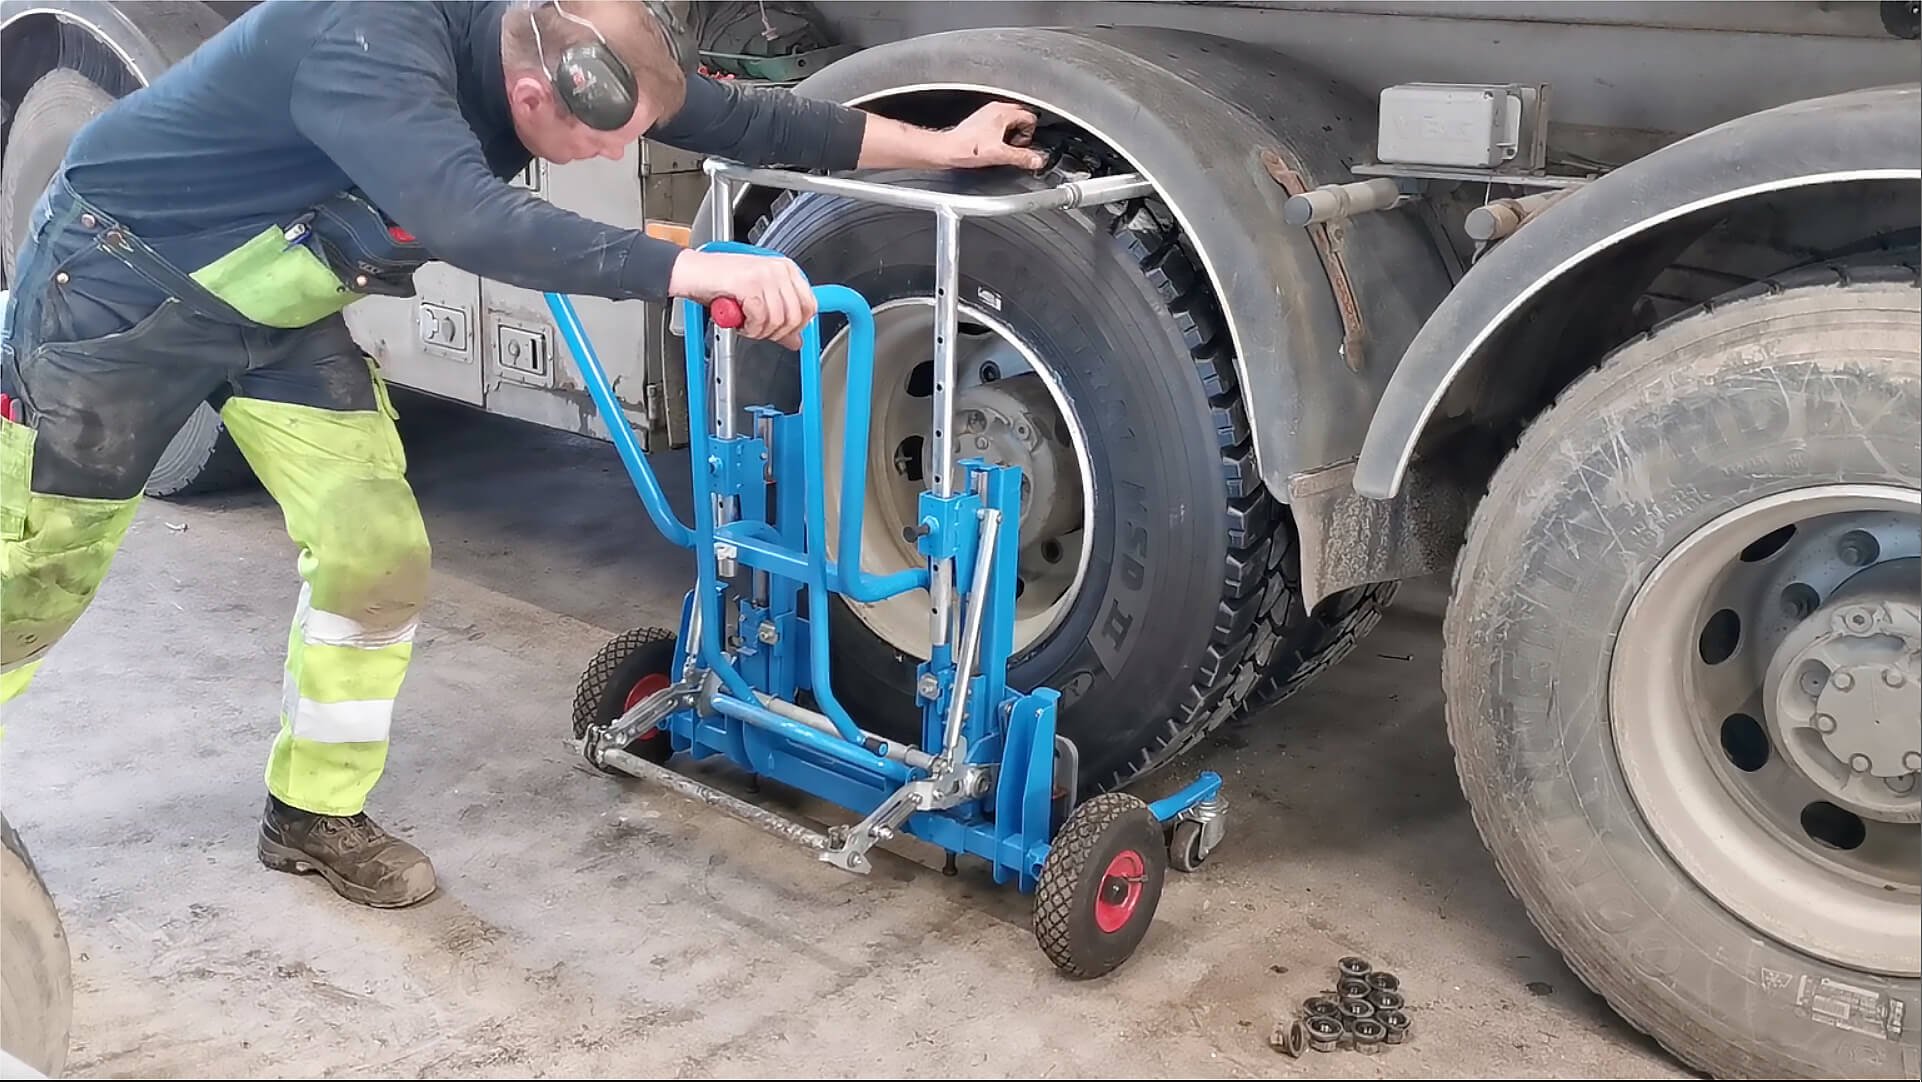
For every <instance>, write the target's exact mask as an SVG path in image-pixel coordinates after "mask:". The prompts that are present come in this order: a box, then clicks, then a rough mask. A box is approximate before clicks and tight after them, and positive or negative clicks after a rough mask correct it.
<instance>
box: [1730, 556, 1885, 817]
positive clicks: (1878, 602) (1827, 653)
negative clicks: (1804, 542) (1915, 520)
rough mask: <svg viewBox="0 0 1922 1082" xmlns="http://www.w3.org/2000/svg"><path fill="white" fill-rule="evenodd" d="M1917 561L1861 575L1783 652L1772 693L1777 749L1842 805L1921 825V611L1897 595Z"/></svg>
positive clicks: (1774, 664)
mask: <svg viewBox="0 0 1922 1082" xmlns="http://www.w3.org/2000/svg"><path fill="white" fill-rule="evenodd" d="M1916 565H1917V561H1915V560H1896V561H1891V562H1889V563H1885V564H1882V565H1880V566H1878V567H1876V568H1874V569H1872V570H1870V571H1864V572H1862V573H1860V574H1859V575H1857V576H1856V577H1855V578H1854V579H1852V580H1851V581H1850V582H1849V583H1848V584H1847V585H1846V586H1844V587H1843V588H1842V589H1841V590H1839V591H1837V594H1836V596H1835V597H1834V598H1833V599H1832V600H1831V601H1830V602H1829V603H1828V604H1827V605H1825V606H1823V607H1822V608H1821V609H1820V610H1819V611H1817V612H1815V613H1813V614H1811V615H1810V616H1809V617H1807V618H1806V619H1804V620H1803V621H1802V623H1801V624H1800V625H1799V626H1797V627H1796V628H1795V629H1794V630H1793V631H1791V632H1790V633H1789V635H1788V636H1787V637H1786V638H1784V639H1783V640H1782V643H1781V645H1780V646H1779V647H1777V648H1776V651H1775V656H1774V659H1773V660H1772V661H1771V662H1770V664H1769V670H1768V677H1767V681H1766V684H1765V686H1766V687H1767V688H1768V689H1769V690H1770V695H1769V700H1768V703H1769V722H1770V726H1771V728H1772V729H1773V732H1774V736H1775V739H1776V742H1777V744H1778V745H1779V746H1780V747H1781V748H1782V749H1783V750H1784V751H1785V752H1787V754H1788V755H1789V757H1790V758H1791V759H1792V760H1793V761H1794V762H1795V764H1796V766H1797V767H1798V768H1799V769H1800V770H1801V771H1802V772H1803V773H1804V774H1806V775H1807V776H1808V778H1809V780H1811V781H1813V782H1814V783H1815V784H1816V785H1817V786H1820V787H1821V788H1822V789H1824V790H1826V791H1827V792H1828V793H1829V794H1830V795H1831V796H1832V797H1833V798H1834V799H1835V801H1836V802H1837V803H1839V804H1842V805H1843V806H1845V807H1847V808H1849V809H1851V810H1853V811H1856V812H1858V813H1860V814H1863V815H1868V816H1873V817H1874V818H1877V819H1881V820H1883V821H1885V822H1894V823H1914V822H1918V821H1922V792H1918V787H1917V784H1916V782H1917V774H1918V771H1919V770H1922V732H1919V731H1918V729H1917V727H1916V724H1915V717H1916V695H1917V688H1918V685H1919V684H1922V606H1918V605H1917V604H1916V602H1915V601H1913V600H1910V599H1908V598H1904V597H1902V596H1900V595H1899V593H1898V591H1899V590H1901V588H1902V587H1903V585H1905V584H1912V583H1913V582H1914V580H1915V577H1916V571H1917V566H1916Z"/></svg>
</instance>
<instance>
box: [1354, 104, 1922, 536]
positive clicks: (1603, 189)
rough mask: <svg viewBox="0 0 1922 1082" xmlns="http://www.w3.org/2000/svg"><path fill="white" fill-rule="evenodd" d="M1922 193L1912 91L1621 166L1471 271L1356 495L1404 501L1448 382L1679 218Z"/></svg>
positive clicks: (1781, 118) (1780, 116) (1395, 396)
mask: <svg viewBox="0 0 1922 1082" xmlns="http://www.w3.org/2000/svg"><path fill="white" fill-rule="evenodd" d="M1904 178H1908V179H1922V87H1918V86H1915V85H1907V86H1895V87H1880V88H1876V89H1871V90H1860V91H1852V92H1849V93H1845V94H1838V95H1834V96H1831V97H1823V98H1814V99H1810V100H1806V101H1799V102H1795V103H1792V104H1789V105H1783V106H1780V107H1777V108H1774V109H1769V110H1765V111H1763V112H1759V113H1752V114H1750V115H1748V116H1744V117H1740V118H1738V119H1735V120H1732V121H1729V122H1727V123H1725V124H1722V125H1719V126H1717V127H1714V128H1710V129H1708V130H1706V131H1703V132H1699V133H1697V134H1695V135H1692V136H1690V137H1688V138H1686V139H1683V140H1681V141H1680V142H1677V143H1673V144H1670V145H1669V146H1667V147H1664V148H1663V149H1661V150H1659V151H1657V152H1655V153H1653V154H1650V155H1648V156H1647V157H1644V158H1641V159H1638V160H1636V161H1634V162H1632V163H1630V164H1628V165H1625V166H1623V167H1622V168H1620V169H1617V170H1615V171H1613V172H1611V173H1608V174H1607V175H1605V176H1603V177H1601V178H1600V179H1599V180H1596V181H1595V182H1593V183H1591V184H1589V185H1587V186H1586V187H1584V188H1582V189H1581V190H1579V191H1577V192H1575V193H1574V194H1572V195H1570V196H1569V197H1568V198H1566V199H1564V200H1562V201H1561V202H1560V203H1558V204H1557V205H1556V206H1555V207H1554V208H1553V209H1552V210H1550V211H1548V212H1547V213H1545V214H1544V215H1543V216H1542V217H1541V218H1539V219H1537V220H1536V221H1534V222H1532V223H1530V224H1528V225H1526V226H1524V227H1523V228H1522V229H1521V230H1520V231H1519V232H1517V233H1516V234H1515V235H1514V236H1512V237H1510V238H1509V239H1507V240H1505V241H1503V242H1502V243H1501V244H1499V245H1497V246H1496V247H1495V248H1493V249H1491V250H1490V251H1489V253H1488V254H1487V255H1486V256H1485V257H1484V258H1482V259H1481V260H1480V261H1479V262H1477V263H1476V264H1475V266H1474V268H1473V269H1472V270H1470V271H1469V272H1468V274H1467V275H1466V276H1464V277H1463V279H1462V280H1461V282H1460V283H1458V284H1457V285H1456V287H1455V289H1454V292H1452V293H1451V294H1450V295H1449V297H1448V299H1447V300H1446V301H1445V302H1444V303H1443V304H1442V305H1441V306H1440V307H1439V308H1438V309H1436V311H1435V312H1434V314H1433V315H1432V316H1431V317H1430V318H1429V320H1428V322H1427V324H1426V325H1425V326H1423V327H1422V329H1421V333H1420V334H1418V335H1416V336H1415V339H1414V342H1413V343H1412V344H1411V345H1410V346H1409V347H1408V350H1407V352H1406V353H1404V354H1403V355H1402V357H1401V363H1400V364H1399V365H1397V366H1396V368H1395V374H1394V377H1393V378H1392V379H1391V380H1390V381H1389V383H1388V388H1387V391H1386V392H1385V393H1384V394H1383V395H1382V399H1381V404H1380V406H1379V407H1378V408H1377V409H1376V411H1375V415H1374V418H1373V420H1372V421H1371V422H1370V424H1369V426H1368V435H1367V438H1366V440H1365V441H1364V443H1363V445H1362V451H1361V458H1360V460H1359V462H1358V463H1357V464H1356V468H1355V474H1354V487H1355V490H1356V491H1357V492H1359V493H1361V494H1362V495H1363V496H1367V497H1371V498H1374V499H1377V500H1387V499H1391V498H1393V497H1394V496H1396V495H1397V494H1398V493H1399V492H1400V490H1401V487H1402V483H1403V480H1404V478H1405V476H1406V474H1407V471H1408V468H1409V462H1410V460H1411V458H1412V457H1413V455H1414V452H1415V448H1416V444H1417V443H1418V441H1419V440H1420V438H1421V435H1422V430H1423V428H1424V426H1426V425H1427V423H1428V421H1429V419H1430V418H1431V417H1432V416H1433V415H1434V413H1435V410H1436V408H1437V406H1438V405H1439V404H1440V403H1441V401H1442V399H1443V396H1444V395H1445V394H1446V393H1447V391H1448V389H1449V386H1450V384H1451V383H1453V382H1454V380H1455V379H1456V377H1457V376H1458V375H1460V374H1461V373H1462V372H1463V371H1464V370H1465V369H1467V368H1469V367H1470V365H1471V364H1472V363H1474V362H1475V361H1476V360H1477V358H1478V355H1479V353H1480V351H1481V350H1482V349H1483V348H1484V347H1485V346H1486V345H1487V343H1489V342H1490V341H1491V340H1493V339H1494V338H1495V336H1496V335H1497V333H1498V332H1500V331H1501V330H1502V329H1503V328H1504V326H1505V325H1506V324H1508V323H1509V322H1510V321H1512V320H1515V319H1517V318H1518V317H1519V316H1520V315H1521V314H1522V313H1524V312H1525V311H1526V310H1527V309H1528V307H1529V303H1530V301H1531V299H1533V298H1535V297H1537V296H1538V295H1540V294H1542V292H1543V291H1544V290H1545V289H1547V288H1548V287H1549V286H1550V285H1551V284H1553V283H1554V282H1555V281H1556V280H1557V279H1560V278H1562V277H1563V276H1565V275H1567V274H1569V273H1570V272H1571V271H1573V270H1575V269H1576V268H1578V267H1581V266H1582V265H1583V264H1585V263H1587V262H1588V261H1590V260H1593V259H1595V258H1597V257H1598V256H1600V255H1602V254H1603V253H1606V252H1608V251H1609V250H1610V249H1613V248H1616V247H1617V246H1619V245H1622V244H1625V243H1627V242H1630V241H1632V240H1634V239H1635V238H1636V237H1638V236H1640V235H1642V234H1645V233H1647V232H1648V231H1649V230H1652V229H1655V228H1657V227H1660V226H1661V225H1663V224H1664V223H1667V222H1671V221H1674V220H1676V219H1678V218H1680V217H1682V216H1684V215H1689V214H1694V213H1696V212H1698V211H1702V210H1707V209H1711V208H1714V207H1717V206H1720V205H1724V204H1734V203H1736V202H1739V201H1741V200H1743V199H1748V198H1752V197H1755V196H1759V195H1764V194H1767V193H1771V192H1778V191H1785V190H1788V189H1793V188H1799V187H1806V186H1812V185H1824V184H1838V183H1847V182H1851V181H1866V180H1901V179H1904Z"/></svg>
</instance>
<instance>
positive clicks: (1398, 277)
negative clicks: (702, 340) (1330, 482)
mask: <svg viewBox="0 0 1922 1082" xmlns="http://www.w3.org/2000/svg"><path fill="white" fill-rule="evenodd" d="M924 91H963V92H970V93H978V94H981V95H983V96H984V97H992V98H996V99H1000V100H1007V101H1018V102H1021V103H1024V104H1027V105H1030V106H1032V107H1034V108H1036V109H1038V110H1042V111H1044V112H1046V113H1051V114H1053V115H1055V116H1058V117H1060V118H1061V119H1062V120H1064V121H1067V122H1068V123H1071V124H1074V125H1076V126H1077V127H1079V128H1081V129H1082V130H1083V131H1086V132H1087V133H1089V134H1090V135H1092V136H1093V137H1095V138H1097V139H1099V140H1101V141H1103V142H1105V143H1106V144H1107V145H1108V146H1110V147H1111V148H1113V149H1114V150H1115V151H1116V152H1117V153H1118V154H1120V155H1121V156H1122V157H1123V158H1125V159H1126V160H1127V161H1128V163H1129V165H1130V166H1131V168H1133V169H1135V170H1137V171H1139V172H1140V173H1141V174H1142V175H1144V176H1145V177H1147V178H1148V179H1149V180H1150V181H1152V182H1153V183H1154V185H1155V188H1156V191H1157V193H1158V194H1159V195H1160V196H1161V198H1162V199H1163V200H1164V201H1165V202H1166V203H1167V204H1168V207H1169V209H1170V211H1171V212H1172V213H1173V214H1174V215H1175V217H1176V219H1177V220H1178V221H1179V223H1180V225H1181V228H1182V229H1183V231H1184V233H1185V234H1186V236H1187V237H1188V239H1189V241H1190V242H1191V243H1192V244H1193V246H1194V248H1195V250H1196V252H1197V254H1198V255H1199V256H1200V261H1201V263H1202V265H1203V267H1204V269H1205V271H1206V273H1207V274H1208V277H1209V279H1210V281H1211V283H1212V285H1213V287H1214V290H1215V293H1216V295H1217V297H1218V298H1219V300H1220V302H1221V307H1222V310H1223V313H1224V315H1225V317H1226V320H1227V322H1228V333H1229V334H1230V336H1231V337H1232V339H1233V343H1234V346H1235V356H1236V369H1237V376H1238V377H1239V379H1240V384H1241V387H1242V391H1243V395H1244V401H1245V403H1246V406H1247V415H1248V421H1249V425H1250V427H1251V429H1252V432H1253V437H1254V441H1255V451H1256V455H1257V459H1258V462H1259V465H1260V469H1261V474H1262V478H1263V480H1264V481H1265V482H1266V484H1267V486H1268V488H1269V489H1270V490H1271V491H1272V492H1273V493H1274V494H1275V495H1276V497H1277V498H1278V499H1281V500H1283V501H1286V500H1287V499H1288V484H1287V481H1288V477H1289V475H1290V474H1292V473H1294V472H1295V471H1297V470H1301V469H1306V468H1309V467H1312V466H1315V465H1319V464H1322V463H1327V462H1333V461H1339V460H1342V459H1348V458H1352V457H1353V456H1354V454H1355V453H1356V452H1357V451H1358V450H1359V448H1360V444H1361V436H1362V430H1363V429H1362V424H1361V419H1362V418H1364V417H1367V416H1368V415H1369V413H1370V412H1372V411H1373V409H1374V405H1375V401H1376V399H1377V398H1378V396H1379V395H1380V393H1381V391H1382V388H1383V387H1385V386H1386V384H1387V381H1388V375H1389V373H1390V371H1391V370H1392V367H1393V363H1394V359H1395V358H1397V357H1399V356H1400V355H1401V352H1402V350H1403V348H1404V347H1405V346H1406V345H1407V343H1408V342H1409V341H1410V340H1411V339H1412V338H1413V336H1414V333H1415V331H1416V330H1417V329H1418V328H1419V327H1420V325H1421V322H1422V319H1423V318H1424V317H1425V316H1426V315H1427V314H1428V312H1429V311H1430V310H1432V308H1433V307H1434V306H1435V305H1436V304H1438V303H1440V301H1441V298H1442V296H1443V295H1444V294H1445V293H1446V292H1447V288H1448V272H1447V269H1446V267H1445V265H1444V264H1443V262H1442V260H1441V257H1440V255H1439V253H1438V252H1437V251H1436V250H1435V247H1434V244H1433V241H1432V239H1431V237H1430V234H1429V233H1428V232H1427V230H1426V229H1425V228H1424V226H1423V224H1422V223H1421V221H1420V220H1419V219H1417V218H1415V217H1413V216H1412V215H1402V214H1372V215H1364V216H1362V217H1359V218H1356V219H1353V220H1351V221H1349V222H1347V223H1344V224H1343V226H1342V228H1341V230H1340V232H1339V233H1338V234H1336V235H1335V236H1334V239H1333V248H1334V252H1335V255H1334V257H1333V260H1332V263H1333V265H1334V266H1336V267H1339V268H1342V272H1343V274H1342V276H1343V282H1342V292H1343V293H1344V294H1345V295H1344V297H1343V299H1342V300H1339V301H1338V299H1337V289H1336V287H1335V286H1334V284H1333V280H1332V279H1331V275H1330V272H1329V270H1328V269H1327V264H1325V263H1324V260H1323V258H1322V256H1321V255H1320V254H1318V252H1317V247H1316V241H1315V239H1314V237H1313V236H1311V234H1310V233H1309V232H1308V231H1306V230H1302V229H1298V228H1294V227H1291V226H1287V225H1284V224H1283V221H1282V206H1283V204H1284V203H1286V202H1287V200H1288V196H1289V192H1288V191H1287V190H1286V189H1285V188H1284V187H1283V186H1282V184H1281V183H1279V182H1278V181H1277V179H1276V178H1275V176H1274V175H1272V172H1271V166H1270V165H1268V164H1265V163H1264V153H1267V154H1269V155H1271V156H1272V157H1274V158H1277V159H1278V160H1279V161H1280V162H1281V163H1283V164H1284V165H1285V166H1286V167H1287V168H1289V169H1291V170H1292V171H1293V173H1294V174H1295V176H1296V177H1298V178H1299V182H1300V183H1304V184H1306V185H1307V186H1310V187H1312V186H1314V185H1317V184H1322V183H1329V182H1335V181H1347V180H1352V179H1354V177H1353V176H1351V175H1350V173H1349V172H1348V169H1347V167H1346V165H1345V164H1344V162H1345V161H1349V160H1354V159H1355V158H1357V157H1359V156H1362V155H1365V154H1366V152H1367V148H1368V147H1369V146H1370V145H1371V144H1372V140H1373V138H1374V116H1375V111H1374V108H1373V105H1372V103H1371V102H1370V100H1369V99H1368V98H1366V97H1364V96H1361V95H1357V94H1352V93H1351V92H1349V91H1348V90H1347V89H1345V88H1343V87H1341V86H1340V85H1338V84H1336V83H1334V82H1332V81H1331V80H1329V79H1327V78H1324V77H1320V76H1317V75H1313V74H1310V73H1308V72H1305V71H1303V70H1301V69H1299V68H1298V67H1296V66H1295V65H1294V64H1292V63H1291V62H1290V61H1289V60H1288V59H1287V58H1286V57H1283V56H1280V55H1277V54H1275V53H1273V52H1269V51H1267V50H1263V49H1258V48H1255V47H1252V46H1248V45H1246V44H1244V43H1241V42H1235V41H1229V40H1226V39H1223V38H1218V37H1212V36H1208V35H1204V34H1196V33H1188V32H1184V31H1174V30H1161V29H1154V28H1148V27H1122V28H1087V29H987V30H960V31H951V32H946V33H938V34H929V35H926V36H923V37H917V38H911V39H908V40H904V41H898V42H892V43H889V44H886V45H880V46H876V47H874V48H870V49H865V50H863V51H861V52H858V53H855V54H853V55H852V56H849V57H846V58H844V59H842V60H839V61H836V62H835V63H834V64H831V65H829V66H828V67H826V68H823V69H822V70H821V71H819V72H817V73H816V74H814V75H812V76H810V77H809V78H808V79H806V80H804V81H803V82H801V83H799V84H797V85H796V87H795V93H798V94H803V95H806V96H809V97H814V98H819V99H825V100H833V101H839V102H841V103H843V104H848V105H855V106H870V107H872V106H874V105H878V104H881V103H884V102H886V101H887V100H888V99H891V98H896V97H900V96H903V95H911V94H916V93H920V92H924ZM708 210H709V208H708V207H707V206H706V204H705V203H703V207H702V211H703V213H702V214H701V216H700V218H699V219H697V221H698V222H699V223H701V224H700V225H699V226H698V227H697V231H696V233H695V243H697V244H698V243H700V241H701V240H702V239H704V238H705V235H706V229H707V225H706V223H707V222H708V220H709V219H708ZM1344 307H1346V308H1347V316H1348V320H1349V323H1348V325H1346V326H1345V325H1344V311H1343V309H1344Z"/></svg>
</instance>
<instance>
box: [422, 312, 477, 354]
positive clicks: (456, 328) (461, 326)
mask: <svg viewBox="0 0 1922 1082" xmlns="http://www.w3.org/2000/svg"><path fill="white" fill-rule="evenodd" d="M468 322H469V321H468V313H467V310H466V309H465V308H452V307H449V306H447V305H444V304H429V303H427V302H426V301H422V302H421V305H420V311H419V315H418V325H419V327H420V340H421V344H422V345H426V346H434V347H437V348H439V349H441V350H443V351H445V352H449V353H458V354H461V355H462V357H461V359H462V360H465V359H466V354H467V335H468Z"/></svg>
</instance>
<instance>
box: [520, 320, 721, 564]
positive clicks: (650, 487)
mask: <svg viewBox="0 0 1922 1082" xmlns="http://www.w3.org/2000/svg"><path fill="white" fill-rule="evenodd" d="M545 296H546V297H547V310H548V312H549V313H550V314H551V315H553V317H554V324H555V326H557V327H559V328H560V330H561V338H562V339H563V340H564V341H566V343H567V348H568V351H569V352H570V353H572V354H573V355H574V364H575V366H576V367H577V368H579V369H580V372H581V380H582V381H583V382H584V383H586V384H587V393H588V394H590V395H592V396H593V398H594V405H595V406H596V407H597V408H598V409H599V410H600V413H601V422H602V423H603V424H605V425H606V426H607V433H608V436H609V437H610V438H612V439H613V441H614V447H615V449H616V450H618V451H619V452H620V453H621V462H622V463H623V464H624V465H626V467H627V476H628V477H629V478H631V479H632V480H633V482H634V488H635V491H637V492H639V493H640V494H641V505H642V506H643V507H646V508H647V515H648V517H649V518H651V519H653V520H654V525H655V527H656V528H658V529H659V530H660V531H661V534H662V535H663V536H665V537H666V538H667V539H668V540H669V541H672V542H674V543H675V544H677V545H679V546H681V547H682V548H693V547H694V533H693V531H692V530H689V529H688V528H687V525H686V524H685V523H683V522H682V521H681V520H680V518H679V517H678V516H676V515H675V514H674V509H673V508H672V507H669V506H668V504H667V496H666V495H665V494H664V493H662V492H661V483H660V482H659V481H658V480H656V479H655V477H654V470H653V467H651V466H649V465H648V464H647V452H645V451H643V450H641V444H640V441H639V440H637V439H635V438H634V430H633V428H632V427H630V426H629V425H628V423H627V414H625V413H623V412H622V411H621V405H620V403H619V402H617V401H615V399H614V389H613V388H612V387H610V386H609V385H608V382H607V372H606V370H605V369H603V368H602V367H601V358H600V356H599V355H598V354H596V353H595V352H594V345H593V343H591V342H589V341H588V340H587V333H586V332H585V331H583V330H582V329H581V317H580V313H578V312H576V311H575V310H574V302H573V301H571V300H569V299H568V298H567V297H565V296H562V295H561V294H559V293H548V294H545Z"/></svg>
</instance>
